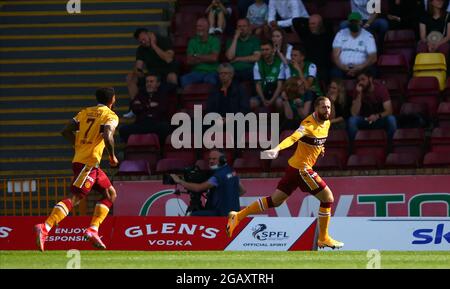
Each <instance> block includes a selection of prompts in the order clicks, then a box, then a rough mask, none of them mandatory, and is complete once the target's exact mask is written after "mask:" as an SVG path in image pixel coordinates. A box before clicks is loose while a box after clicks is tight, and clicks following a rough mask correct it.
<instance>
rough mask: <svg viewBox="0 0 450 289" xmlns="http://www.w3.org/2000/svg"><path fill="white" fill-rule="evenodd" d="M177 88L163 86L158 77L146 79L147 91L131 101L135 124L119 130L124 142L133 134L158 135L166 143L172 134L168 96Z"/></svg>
mask: <svg viewBox="0 0 450 289" xmlns="http://www.w3.org/2000/svg"><path fill="white" fill-rule="evenodd" d="M174 88H175V86H173V85H172V86H170V85H166V86H161V81H160V79H159V76H158V75H155V74H149V75H147V76H146V77H145V91H142V92H139V93H138V94H137V95H136V96H135V97H134V98H133V100H132V101H131V109H132V111H133V113H134V114H135V115H136V120H135V122H134V123H133V124H127V125H124V126H122V127H120V129H119V134H120V138H121V140H122V142H124V143H126V142H127V141H128V137H129V136H130V135H132V134H144V133H156V134H158V136H159V140H160V143H164V141H165V139H166V136H167V135H168V134H169V132H170V126H169V120H168V119H167V115H168V97H169V96H168V95H169V93H171V89H174Z"/></svg>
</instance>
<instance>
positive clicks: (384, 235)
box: [0, 216, 450, 251]
mask: <svg viewBox="0 0 450 289" xmlns="http://www.w3.org/2000/svg"><path fill="white" fill-rule="evenodd" d="M89 220H90V218H89V217H69V218H66V219H65V220H64V221H63V222H61V224H60V225H59V226H58V227H56V228H55V229H54V230H52V231H51V232H50V234H49V236H48V238H47V242H46V243H45V248H46V250H69V249H79V250H92V249H93V247H92V246H91V244H90V243H89V242H87V241H84V240H83V233H84V231H85V227H84V226H85V225H87V224H89ZM42 221H44V218H43V217H2V218H1V219H0V250H36V244H35V236H34V233H33V230H32V228H33V225H34V224H36V223H38V222H42ZM225 225H226V218H224V217H115V216H109V217H108V218H107V219H106V220H105V222H104V223H103V224H102V226H101V228H100V232H99V234H100V236H101V238H102V240H103V242H104V243H105V244H106V246H107V249H108V250H139V251H140V250H143V251H196V250H201V251H204V250H207V251H299V250H302V251H303V250H315V249H317V247H316V244H315V240H316V236H317V235H316V231H317V218H311V217H306V218H305V217H302V218H286V217H279V218H271V217H257V218H246V219H244V220H242V222H241V223H240V225H239V226H238V227H237V228H236V231H235V233H234V236H233V237H232V238H228V237H227V236H226V234H225ZM330 234H331V235H332V236H333V237H334V238H336V239H338V240H340V241H343V242H344V243H345V246H344V248H343V250H370V249H377V250H399V251H442V250H444V251H445V250H449V248H450V218H444V217H438V218H436V217H420V218H413V217H407V218H362V217H334V218H332V219H331V223H330Z"/></svg>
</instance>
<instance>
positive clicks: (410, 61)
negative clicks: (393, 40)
mask: <svg viewBox="0 0 450 289" xmlns="http://www.w3.org/2000/svg"><path fill="white" fill-rule="evenodd" d="M383 53H384V54H400V55H403V57H405V60H406V64H407V66H408V70H410V69H411V67H413V65H414V57H415V55H416V49H415V48H409V47H403V48H384V50H383Z"/></svg>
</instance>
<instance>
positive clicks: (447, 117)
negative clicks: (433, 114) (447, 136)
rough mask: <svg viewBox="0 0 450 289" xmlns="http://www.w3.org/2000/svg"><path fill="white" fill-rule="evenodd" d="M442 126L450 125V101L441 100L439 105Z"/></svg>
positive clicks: (439, 119) (439, 118) (439, 117)
mask: <svg viewBox="0 0 450 289" xmlns="http://www.w3.org/2000/svg"><path fill="white" fill-rule="evenodd" d="M438 121H439V126H440V127H450V102H441V103H440V104H439V107H438Z"/></svg>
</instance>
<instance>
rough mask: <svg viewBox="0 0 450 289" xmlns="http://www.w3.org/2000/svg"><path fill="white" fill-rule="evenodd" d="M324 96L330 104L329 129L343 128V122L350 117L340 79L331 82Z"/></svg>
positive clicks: (347, 102) (343, 87) (345, 94)
mask: <svg viewBox="0 0 450 289" xmlns="http://www.w3.org/2000/svg"><path fill="white" fill-rule="evenodd" d="M326 96H327V97H328V99H329V100H330V102H331V114H330V122H331V128H345V122H346V121H347V119H348V117H349V116H350V104H349V101H348V100H347V92H346V90H345V86H344V83H343V82H342V79H338V78H335V79H332V80H331V82H330V85H329V86H328V92H327V95H326Z"/></svg>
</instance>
